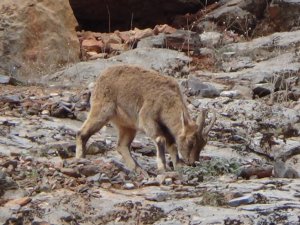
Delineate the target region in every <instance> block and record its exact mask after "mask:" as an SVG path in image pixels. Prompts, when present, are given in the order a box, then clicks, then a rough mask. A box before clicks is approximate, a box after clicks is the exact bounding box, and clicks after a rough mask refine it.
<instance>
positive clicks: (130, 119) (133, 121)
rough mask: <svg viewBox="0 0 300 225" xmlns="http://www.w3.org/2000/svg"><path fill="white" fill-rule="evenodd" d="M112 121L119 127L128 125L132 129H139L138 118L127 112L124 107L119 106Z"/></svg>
mask: <svg viewBox="0 0 300 225" xmlns="http://www.w3.org/2000/svg"><path fill="white" fill-rule="evenodd" d="M111 122H112V123H113V124H114V125H116V126H117V127H126V128H130V129H135V130H137V129H138V119H137V118H136V117H135V116H133V115H130V114H128V113H126V112H125V111H124V110H123V109H122V108H119V107H118V108H117V112H116V115H115V116H114V117H113V118H112V119H111Z"/></svg>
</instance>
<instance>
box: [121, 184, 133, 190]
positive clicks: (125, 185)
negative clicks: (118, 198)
mask: <svg viewBox="0 0 300 225" xmlns="http://www.w3.org/2000/svg"><path fill="white" fill-rule="evenodd" d="M123 188H124V189H126V190H132V189H134V188H135V186H134V184H132V183H126V184H124V186H123Z"/></svg>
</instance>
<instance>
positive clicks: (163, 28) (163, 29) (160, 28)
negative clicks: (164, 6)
mask: <svg viewBox="0 0 300 225" xmlns="http://www.w3.org/2000/svg"><path fill="white" fill-rule="evenodd" d="M176 30H177V29H176V28H174V27H171V26H169V25H168V24H163V25H156V26H155V27H154V29H153V32H154V34H156V35H157V34H159V33H165V34H172V33H174V32H176Z"/></svg>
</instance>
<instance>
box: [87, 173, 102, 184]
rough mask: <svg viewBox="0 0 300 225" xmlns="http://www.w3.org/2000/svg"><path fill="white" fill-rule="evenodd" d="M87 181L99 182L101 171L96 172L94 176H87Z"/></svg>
mask: <svg viewBox="0 0 300 225" xmlns="http://www.w3.org/2000/svg"><path fill="white" fill-rule="evenodd" d="M87 181H88V182H99V181H101V173H97V174H95V175H94V176H89V177H88V178H87Z"/></svg>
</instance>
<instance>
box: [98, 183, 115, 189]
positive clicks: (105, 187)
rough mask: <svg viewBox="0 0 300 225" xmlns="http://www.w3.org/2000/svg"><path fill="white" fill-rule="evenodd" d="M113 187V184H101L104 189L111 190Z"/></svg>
mask: <svg viewBox="0 0 300 225" xmlns="http://www.w3.org/2000/svg"><path fill="white" fill-rule="evenodd" d="M111 186H112V184H111V183H108V182H105V183H101V187H102V188H104V189H109V188H111Z"/></svg>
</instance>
